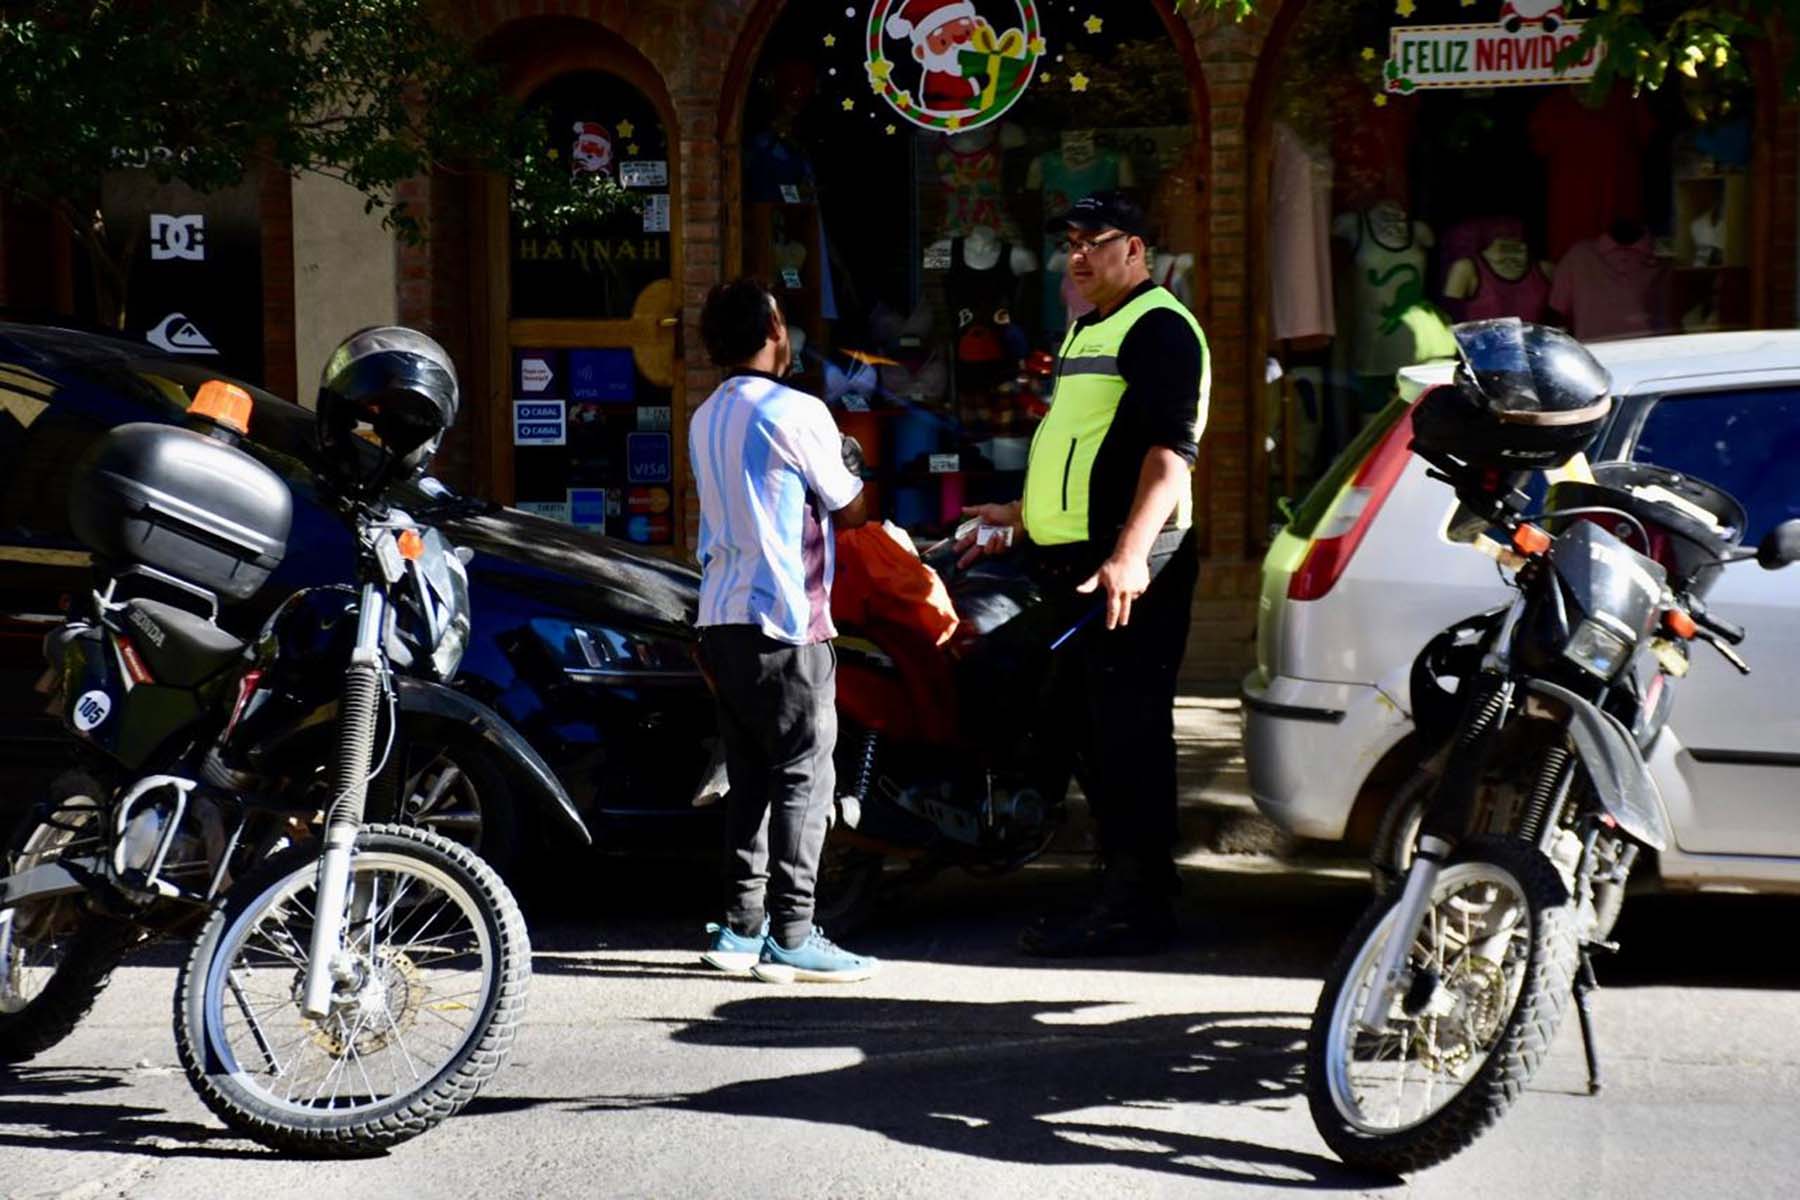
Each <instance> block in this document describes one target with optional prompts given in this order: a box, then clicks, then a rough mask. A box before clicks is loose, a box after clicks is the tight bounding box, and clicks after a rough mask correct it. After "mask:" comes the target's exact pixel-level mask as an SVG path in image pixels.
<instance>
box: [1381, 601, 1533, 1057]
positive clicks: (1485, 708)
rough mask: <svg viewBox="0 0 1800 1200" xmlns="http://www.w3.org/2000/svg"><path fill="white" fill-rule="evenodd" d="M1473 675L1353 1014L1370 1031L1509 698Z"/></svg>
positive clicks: (1404, 961) (1396, 985)
mask: <svg viewBox="0 0 1800 1200" xmlns="http://www.w3.org/2000/svg"><path fill="white" fill-rule="evenodd" d="M1517 613H1518V608H1517V606H1515V608H1514V610H1513V614H1512V615H1511V616H1510V617H1509V619H1508V621H1507V622H1506V626H1505V628H1504V630H1503V636H1508V635H1510V633H1511V628H1512V625H1513V623H1514V622H1515V621H1516V620H1517ZM1508 640H1510V637H1508ZM1500 665H1504V663H1502V664H1500ZM1475 679H1476V681H1477V683H1476V690H1475V693H1474V695H1472V696H1471V697H1470V700H1469V709H1468V712H1467V715H1466V716H1465V717H1464V719H1463V722H1462V725H1461V727H1460V729H1459V730H1458V732H1457V738H1456V745H1455V747H1454V749H1453V750H1452V751H1451V754H1450V758H1449V761H1448V763H1447V764H1446V765H1445V768H1444V776H1443V778H1442V779H1440V780H1439V781H1438V787H1437V791H1436V793H1435V794H1434V795H1433V796H1432V800H1431V805H1430V807H1429V808H1427V809H1426V811H1425V819H1424V823H1423V825H1422V826H1421V828H1420V832H1419V841H1418V845H1417V847H1416V848H1415V849H1414V852H1413V860H1412V865H1411V866H1410V867H1409V868H1408V869H1407V872H1406V884H1405V887H1404V889H1403V890H1402V891H1401V893H1400V899H1399V901H1398V902H1397V903H1396V904H1395V905H1394V923H1393V926H1392V928H1391V929H1390V930H1389V932H1388V938H1387V941H1386V943H1384V944H1383V946H1382V949H1381V960H1380V963H1379V965H1378V967H1377V969H1376V974H1375V983H1374V985H1373V986H1372V987H1371V988H1370V989H1369V995H1368V999H1367V1000H1366V1001H1365V1002H1364V1004H1363V1008H1362V1012H1361V1014H1360V1015H1359V1016H1358V1018H1357V1024H1358V1025H1359V1026H1361V1027H1362V1028H1363V1029H1365V1030H1368V1031H1370V1032H1379V1031H1380V1030H1382V1029H1385V1028H1387V1024H1388V1014H1389V1013H1390V1012H1392V1011H1393V1005H1394V999H1395V997H1397V996H1398V995H1399V994H1400V993H1401V991H1402V990H1403V989H1404V988H1406V987H1407V986H1408V983H1409V978H1408V975H1409V972H1408V962H1409V960H1410V958H1411V955H1412V947H1413V943H1414V942H1415V941H1416V940H1417V939H1418V936H1419V928H1420V926H1421V925H1423V924H1424V922H1425V914H1426V911H1427V910H1428V909H1430V907H1431V896H1432V892H1433V891H1434V890H1435V889H1436V888H1437V881H1438V876H1439V875H1440V874H1442V872H1443V869H1444V860H1445V859H1447V858H1448V857H1449V856H1450V852H1451V851H1452V850H1454V849H1455V848H1456V841H1455V839H1456V838H1457V837H1460V836H1461V835H1462V833H1463V832H1464V831H1466V830H1467V829H1468V828H1469V824H1470V822H1471V820H1472V819H1473V815H1474V805H1475V799H1476V795H1477V793H1478V792H1479V790H1480V787H1481V779H1482V775H1483V774H1484V773H1485V771H1486V769H1487V761H1488V757H1489V754H1490V753H1491V752H1492V749H1493V746H1494V742H1495V739H1496V738H1497V737H1498V736H1499V733H1500V728H1501V726H1502V725H1503V724H1504V723H1505V719H1506V711H1507V708H1508V706H1509V705H1510V704H1511V702H1512V694H1513V683H1512V681H1511V680H1510V679H1507V678H1505V677H1500V678H1497V679H1496V678H1495V677H1494V676H1492V675H1490V674H1488V673H1486V672H1484V673H1483V674H1481V675H1478V676H1476V677H1475Z"/></svg>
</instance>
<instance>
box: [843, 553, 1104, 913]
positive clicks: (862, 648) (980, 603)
mask: <svg viewBox="0 0 1800 1200" xmlns="http://www.w3.org/2000/svg"><path fill="white" fill-rule="evenodd" d="M959 532H966V530H964V531H959ZM955 542H956V539H955V538H954V537H952V538H947V539H944V540H943V541H940V542H938V543H936V544H935V545H932V546H929V547H927V548H925V549H924V550H923V551H922V553H921V557H922V559H923V561H924V563H925V565H926V566H928V567H930V568H931V569H933V570H934V571H936V573H937V574H938V575H939V576H940V577H942V579H943V580H944V583H945V586H946V589H947V591H948V593H949V596H950V599H951V601H952V602H953V603H954V605H955V608H956V612H957V615H958V618H959V624H958V627H957V630H956V633H955V635H954V636H953V637H952V638H951V640H950V641H949V642H948V643H947V644H945V645H943V646H939V645H937V644H935V642H934V640H933V639H932V638H930V637H927V636H924V635H922V634H921V633H920V632H918V631H917V630H916V629H914V628H911V627H908V626H907V625H905V624H904V623H900V622H872V623H870V624H868V625H867V626H866V627H862V628H846V629H845V631H844V634H843V635H842V636H840V637H839V638H838V640H837V642H836V646H837V651H838V676H837V680H838V684H837V708H838V720H839V733H838V756H837V758H838V760H837V778H838V799H837V805H836V808H835V810H834V813H833V819H832V823H831V828H830V833H829V835H828V836H827V839H826V844H825V851H824V854H823V857H822V859H821V862H820V871H819V883H818V890H817V909H816V911H817V914H818V921H819V923H820V924H821V925H824V926H825V927H827V928H834V929H844V930H846V931H848V930H850V929H853V928H855V927H856V926H858V925H859V924H861V923H862V922H864V921H866V920H867V919H868V917H869V916H870V915H871V913H872V912H873V911H874V909H875V907H876V905H877V902H878V900H879V898H880V894H881V892H882V889H883V887H884V884H886V883H887V882H889V881H888V880H887V878H886V873H887V867H888V865H889V864H890V863H903V864H905V873H904V875H903V876H902V877H901V879H900V880H898V881H896V882H899V883H902V884H910V883H918V882H923V881H924V880H926V879H928V878H930V877H931V876H932V875H934V874H936V873H937V872H939V871H941V870H943V869H944V868H946V867H952V866H954V867H961V868H962V869H963V870H965V871H968V872H969V873H970V874H973V875H976V876H978V877H984V878H986V877H994V876H999V875H1003V874H1006V873H1008V872H1011V871H1014V870H1017V869H1019V868H1020V867H1023V866H1024V865H1025V864H1027V863H1029V862H1031V861H1032V860H1034V859H1036V858H1037V857H1039V856H1040V855H1042V854H1043V853H1044V852H1045V851H1046V850H1048V849H1049V847H1050V845H1051V844H1052V843H1053V842H1054V840H1055V838H1056V835H1057V833H1058V832H1059V831H1060V830H1061V828H1062V827H1063V824H1064V822H1065V820H1066V816H1067V808H1066V804H1065V801H1066V799H1067V795H1068V790H1069V784H1070V782H1071V780H1072V779H1074V778H1076V777H1077V768H1078V764H1076V763H1075V762H1074V761H1073V760H1072V759H1071V757H1070V756H1068V755H1067V754H1065V753H1062V752H1061V751H1060V750H1059V747H1060V746H1063V745H1066V744H1067V739H1066V738H1062V737H1060V736H1059V734H1058V730H1057V727H1056V725H1055V723H1054V721H1053V720H1052V719H1051V709H1050V706H1049V705H1048V703H1047V700H1048V697H1047V696H1046V694H1045V693H1046V688H1047V685H1048V681H1049V678H1050V674H1051V668H1052V666H1053V662H1054V659H1055V656H1056V654H1057V652H1058V651H1059V650H1061V649H1062V647H1063V646H1065V645H1066V644H1068V642H1069V641H1070V640H1072V639H1073V638H1074V636H1075V635H1076V634H1077V633H1079V632H1080V631H1081V629H1082V628H1083V627H1084V626H1086V625H1087V624H1089V623H1090V622H1092V621H1093V620H1095V619H1096V618H1098V617H1099V616H1100V615H1101V614H1102V612H1103V611H1104V609H1103V607H1101V606H1100V605H1098V604H1095V603H1091V602H1088V601H1086V600H1083V601H1082V602H1081V603H1082V605H1083V606H1084V607H1081V608H1072V607H1070V606H1069V605H1066V604H1062V603H1058V602H1056V601H1054V600H1051V599H1049V598H1047V597H1046V596H1045V595H1044V593H1043V591H1042V590H1041V589H1040V587H1039V586H1038V584H1037V583H1036V582H1034V580H1033V579H1032V578H1031V576H1030V575H1029V574H1028V573H1027V571H1026V570H1025V569H1023V568H1022V566H1021V565H1020V564H1019V563H1018V562H1017V561H1016V559H1017V557H1018V556H1004V557H996V558H986V559H982V560H980V561H978V562H977V563H975V564H974V565H973V566H971V567H967V568H959V567H958V566H957V561H956V560H957V555H956V552H955V549H954V547H955Z"/></svg>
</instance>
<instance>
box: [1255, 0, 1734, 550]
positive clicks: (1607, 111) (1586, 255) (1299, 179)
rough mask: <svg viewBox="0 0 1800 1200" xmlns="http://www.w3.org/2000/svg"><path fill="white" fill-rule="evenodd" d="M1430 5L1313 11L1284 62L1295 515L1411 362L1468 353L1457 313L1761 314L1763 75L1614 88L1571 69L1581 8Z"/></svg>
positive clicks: (1278, 357)
mask: <svg viewBox="0 0 1800 1200" xmlns="http://www.w3.org/2000/svg"><path fill="white" fill-rule="evenodd" d="M1408 7H1410V8H1411V10H1412V11H1411V15H1410V16H1405V17H1402V16H1400V15H1397V12H1396V9H1395V6H1394V5H1393V4H1392V3H1390V2H1388V0H1320V2H1318V3H1313V4H1309V5H1308V6H1307V8H1306V11H1305V14H1304V15H1303V16H1302V17H1301V19H1300V21H1299V23H1298V25H1297V26H1296V29H1295V31H1294V33H1293V35H1292V38H1291V40H1290V42H1289V43H1288V44H1287V46H1286V47H1284V48H1283V50H1282V52H1281V56H1280V59H1279V62H1280V68H1279V75H1278V77H1277V81H1276V84H1275V88H1274V92H1273V95H1274V106H1275V120H1274V130H1273V136H1272V143H1271V153H1270V157H1269V164H1270V171H1271V176H1270V180H1269V184H1270V189H1269V196H1270V204H1269V208H1268V211H1267V213H1266V215H1265V219H1266V220H1267V221H1268V242H1267V244H1268V247H1269V259H1268V262H1267V263H1266V268H1267V271H1268V275H1267V279H1268V287H1269V291H1268V296H1269V308H1268V313H1267V317H1268V330H1269V344H1268V346H1267V347H1266V349H1267V352H1268V354H1269V357H1270V358H1271V360H1272V368H1273V369H1272V370H1271V371H1270V372H1269V374H1270V379H1271V383H1270V388H1269V394H1268V402H1267V404H1266V406H1265V407H1264V410H1263V427H1264V431H1265V433H1266V434H1267V438H1266V441H1265V443H1264V444H1265V447H1266V448H1267V451H1268V459H1267V463H1266V469H1267V471H1268V472H1269V475H1270V486H1269V488H1268V494H1269V496H1270V499H1271V511H1270V514H1269V515H1270V518H1271V520H1272V521H1274V522H1279V521H1280V520H1281V519H1282V518H1281V517H1280V515H1279V514H1280V512H1281V510H1282V508H1283V504H1282V501H1283V498H1284V497H1297V496H1301V495H1304V494H1305V493H1306V489H1307V488H1308V486H1309V485H1310V484H1311V483H1312V482H1313V481H1315V480H1317V479H1319V478H1321V477H1323V476H1324V475H1325V474H1326V473H1327V472H1328V471H1329V469H1330V467H1331V464H1332V462H1333V460H1334V459H1335V458H1336V456H1337V455H1338V454H1339V453H1340V452H1341V451H1342V450H1343V449H1344V447H1346V446H1347V445H1349V444H1350V443H1351V441H1352V439H1354V438H1355V436H1356V434H1357V431H1358V430H1359V429H1360V428H1361V427H1362V426H1363V425H1364V424H1366V423H1367V422H1368V421H1369V420H1370V419H1371V418H1372V417H1373V415H1374V414H1376V413H1378V412H1380V411H1381V410H1382V408H1383V406H1384V405H1385V404H1386V403H1387V401H1388V399H1389V398H1390V397H1391V396H1392V395H1393V394H1395V392H1396V390H1397V386H1396V375H1397V373H1398V372H1400V371H1403V370H1405V369H1407V368H1408V367H1411V366H1414V365H1417V364H1422V363H1426V362H1430V361H1433V360H1441V359H1448V358H1453V357H1454V352H1455V343H1454V340H1453V338H1452V336H1451V334H1450V328H1451V326H1452V325H1453V324H1454V323H1455V322H1458V321H1466V320H1479V319H1484V318H1491V317H1519V318H1522V319H1525V320H1528V321H1538V322H1544V323H1550V324H1556V325H1560V326H1562V327H1564V328H1567V329H1570V330H1571V331H1572V332H1573V333H1574V334H1575V335H1576V336H1577V337H1580V338H1582V339H1583V340H1586V341H1603V340H1612V339H1618V338H1627V337H1644V336H1658V335H1665V334H1676V333H1694V332H1703V331H1710V330H1717V329H1732V328H1743V327H1745V326H1747V325H1748V324H1749V322H1750V319H1751V316H1750V314H1751V297H1750V267H1749V246H1748V234H1749V222H1750V204H1749V178H1750V176H1749V170H1750V166H1751V164H1750V147H1751V137H1750V121H1751V117H1752V97H1751V96H1750V95H1749V94H1748V92H1747V90H1746V89H1745V88H1743V87H1741V86H1739V85H1732V84H1728V83H1725V82H1723V81H1721V80H1719V79H1717V78H1714V77H1711V75H1710V73H1708V72H1702V73H1701V77H1700V78H1699V79H1698V80H1688V79H1685V78H1683V77H1681V76H1678V75H1676V74H1674V73H1671V75H1670V80H1671V84H1670V86H1668V87H1666V88H1663V89H1662V90H1660V91H1656V92H1646V93H1644V94H1643V95H1642V96H1637V97H1634V96H1632V95H1631V94H1630V93H1629V92H1628V91H1627V90H1625V89H1624V88H1622V87H1621V88H1618V89H1615V90H1613V91H1611V92H1610V93H1607V92H1598V93H1597V92H1596V91H1595V90H1594V89H1593V88H1592V87H1591V86H1590V85H1589V84H1588V83H1587V82H1585V81H1584V82H1578V83H1575V84H1571V83H1569V82H1567V80H1568V79H1569V78H1570V76H1568V75H1563V76H1561V77H1560V78H1561V80H1562V81H1561V82H1559V81H1558V76H1557V75H1556V73H1555V68H1554V64H1553V63H1552V56H1553V54H1554V52H1555V51H1556V50H1558V49H1560V48H1561V47H1562V46H1563V45H1565V44H1566V43H1568V42H1569V41H1570V40H1572V39H1573V37H1574V36H1575V34H1576V32H1577V31H1578V29H1579V25H1578V23H1577V21H1578V19H1579V16H1580V13H1579V11H1577V10H1571V12H1570V13H1569V14H1568V16H1565V15H1564V13H1563V10H1562V9H1561V8H1560V7H1557V8H1550V9H1548V10H1547V11H1541V12H1539V11H1535V10H1543V9H1544V8H1545V6H1544V5H1532V6H1526V5H1522V4H1521V5H1512V4H1505V5H1503V4H1502V3H1501V0H1475V2H1474V3H1468V2H1467V0H1419V2H1418V3H1417V4H1416V5H1411V6H1408ZM1527 7H1530V8H1532V9H1533V10H1534V15H1530V16H1526V15H1524V14H1523V10H1524V9H1526V8H1527ZM1570 17H1573V18H1576V21H1572V20H1570V19H1569V18H1570ZM1592 65H1593V64H1592V63H1591V62H1590V63H1588V64H1586V65H1585V66H1578V67H1577V68H1576V70H1575V74H1576V76H1578V77H1580V76H1591V74H1592ZM1398 390H1405V389H1398ZM1413 390H1416V389H1413Z"/></svg>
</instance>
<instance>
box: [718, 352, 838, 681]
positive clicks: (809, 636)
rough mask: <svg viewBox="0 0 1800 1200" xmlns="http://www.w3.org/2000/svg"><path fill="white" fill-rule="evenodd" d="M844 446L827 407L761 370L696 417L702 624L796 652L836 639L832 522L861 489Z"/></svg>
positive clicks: (728, 387) (731, 381) (733, 382)
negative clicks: (738, 628) (747, 631)
mask: <svg viewBox="0 0 1800 1200" xmlns="http://www.w3.org/2000/svg"><path fill="white" fill-rule="evenodd" d="M840 445H841V439H840V435H839V433H838V429H837V425H836V424H835V423H834V422H833V421H832V419H831V413H830V412H829V411H828V410H827V409H826V407H825V405H824V403H823V402H822V401H820V400H819V399H817V398H816V397H813V396H809V395H807V394H806V393H805V392H800V391H795V390H794V389H793V388H790V387H787V386H785V385H783V384H781V383H779V382H777V381H776V380H775V379H773V378H772V377H770V376H767V375H763V374H760V373H741V374H736V375H732V376H730V377H729V378H727V379H726V380H725V382H723V383H721V384H720V385H719V386H718V389H717V390H715V391H714V392H713V394H712V395H711V396H709V397H707V399H706V402H705V403H704V404H702V405H701V406H700V407H699V408H698V409H696V410H695V411H694V416H693V419H692V421H690V422H689V425H688V457H689V460H690V462H691V463H692V466H693V471H694V483H695V486H696V488H697V489H698V490H699V493H700V547H699V555H700V569H701V573H702V576H701V583H700V618H699V624H700V625H702V626H707V625H755V626H757V627H759V628H760V629H761V630H762V631H763V633H764V634H766V635H767V636H769V637H771V638H774V639H775V640H777V641H781V642H787V643H790V644H792V645H796V646H803V645H807V644H809V643H812V642H822V641H827V640H829V639H831V638H833V637H835V636H837V629H836V627H834V626H833V625H832V623H831V578H832V567H833V537H832V531H831V514H832V513H834V512H836V511H838V510H839V509H841V508H843V507H844V506H845V505H847V504H849V503H850V502H851V501H852V500H854V499H856V497H857V494H858V493H859V492H861V491H862V480H860V479H858V478H857V477H856V476H855V475H852V474H851V473H850V471H849V470H848V469H847V468H846V467H845V466H844V461H843V456H842V452H841V450H840Z"/></svg>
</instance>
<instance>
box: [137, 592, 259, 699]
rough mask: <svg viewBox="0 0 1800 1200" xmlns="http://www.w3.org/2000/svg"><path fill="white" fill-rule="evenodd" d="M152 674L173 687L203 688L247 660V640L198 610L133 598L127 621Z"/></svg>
mask: <svg viewBox="0 0 1800 1200" xmlns="http://www.w3.org/2000/svg"><path fill="white" fill-rule="evenodd" d="M121 628H122V629H123V631H124V633H125V636H126V637H128V638H130V639H131V645H132V647H133V648H134V649H135V650H136V651H137V652H138V657H140V658H142V659H143V660H144V666H145V667H147V668H149V671H150V675H151V677H152V678H153V679H155V681H156V682H157V683H160V684H163V685H165V686H167V687H179V688H194V687H199V686H200V685H201V684H203V683H205V682H206V681H207V680H209V679H211V678H212V677H213V676H215V675H217V674H218V673H219V672H221V671H224V670H226V669H227V668H229V667H231V666H232V665H233V664H235V663H237V662H238V661H239V660H240V659H242V657H243V654H244V647H245V645H246V643H244V642H242V641H239V640H238V639H237V638H235V637H233V636H231V635H230V634H229V633H226V632H225V631H224V630H223V629H220V628H219V627H218V626H217V625H215V624H213V623H212V622H211V621H209V620H207V619H206V618H205V617H202V616H199V615H198V614H196V613H191V612H188V611H186V610H185V609H180V608H177V607H175V606H174V605H173V604H164V603H162V602H161V601H159V600H130V601H127V602H126V604H125V617H124V620H123V621H122V622H121Z"/></svg>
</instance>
